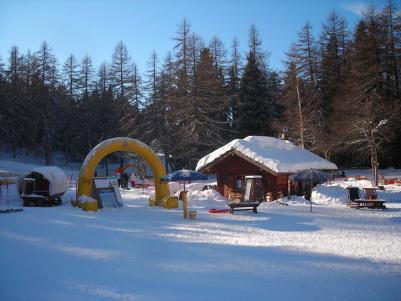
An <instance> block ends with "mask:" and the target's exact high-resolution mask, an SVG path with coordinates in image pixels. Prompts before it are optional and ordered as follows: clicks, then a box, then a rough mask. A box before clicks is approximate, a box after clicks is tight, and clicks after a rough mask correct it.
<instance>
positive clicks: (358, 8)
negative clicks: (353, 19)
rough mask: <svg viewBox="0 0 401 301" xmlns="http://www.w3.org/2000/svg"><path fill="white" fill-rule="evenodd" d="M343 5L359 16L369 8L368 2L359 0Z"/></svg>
mask: <svg viewBox="0 0 401 301" xmlns="http://www.w3.org/2000/svg"><path fill="white" fill-rule="evenodd" d="M341 6H342V7H343V8H345V9H346V10H349V11H351V12H353V13H354V14H356V15H358V16H362V15H363V13H364V12H365V11H366V10H367V8H368V3H366V2H361V1H358V2H353V3H342V4H341Z"/></svg>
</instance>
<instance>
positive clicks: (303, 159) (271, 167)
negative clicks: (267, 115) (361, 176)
mask: <svg viewBox="0 0 401 301" xmlns="http://www.w3.org/2000/svg"><path fill="white" fill-rule="evenodd" d="M309 168H315V169H319V170H322V171H334V170H337V166H336V165H335V164H334V163H332V162H330V161H327V160H325V159H323V158H321V157H319V156H318V155H316V154H314V153H312V152H310V151H308V150H306V149H301V148H299V147H298V146H296V145H295V144H293V143H292V142H290V141H287V140H281V139H277V138H273V137H267V136H248V137H246V138H244V139H236V140H233V141H231V142H230V143H228V144H226V145H224V146H222V147H220V148H219V149H217V150H215V151H213V152H212V153H210V154H209V155H207V156H205V157H203V158H202V159H200V160H199V162H198V164H197V167H196V170H197V171H200V172H202V173H205V174H215V175H216V176H217V189H218V191H219V192H220V193H221V194H222V195H223V196H224V197H226V198H229V196H230V194H232V193H243V192H244V188H245V187H244V186H245V177H246V176H249V175H260V176H261V177H262V190H263V196H264V200H266V197H268V198H269V197H270V198H271V199H276V198H277V197H278V195H279V194H282V195H287V191H288V176H289V175H290V174H293V173H295V172H298V171H300V170H304V169H309Z"/></svg>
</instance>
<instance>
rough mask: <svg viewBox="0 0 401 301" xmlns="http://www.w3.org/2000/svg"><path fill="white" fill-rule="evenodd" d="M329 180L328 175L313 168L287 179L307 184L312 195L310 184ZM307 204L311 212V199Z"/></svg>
mask: <svg viewBox="0 0 401 301" xmlns="http://www.w3.org/2000/svg"><path fill="white" fill-rule="evenodd" d="M329 178H330V174H328V173H325V172H321V171H320V170H317V169H313V168H311V169H306V170H302V171H299V172H297V173H294V174H292V175H290V176H289V177H288V179H289V180H290V181H294V182H301V183H308V184H309V185H310V187H309V188H310V191H311V193H312V183H322V182H326V181H327V180H328V179H329ZM311 198H312V196H311ZM309 202H310V211H312V199H310V200H309Z"/></svg>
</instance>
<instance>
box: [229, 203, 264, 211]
mask: <svg viewBox="0 0 401 301" xmlns="http://www.w3.org/2000/svg"><path fill="white" fill-rule="evenodd" d="M259 205H260V203H259V202H239V203H236V202H229V203H228V206H229V207H230V213H231V214H234V211H236V210H238V211H240V210H252V211H253V212H255V213H258V209H257V208H258V206H259Z"/></svg>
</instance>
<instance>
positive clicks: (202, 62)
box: [0, 1, 401, 168]
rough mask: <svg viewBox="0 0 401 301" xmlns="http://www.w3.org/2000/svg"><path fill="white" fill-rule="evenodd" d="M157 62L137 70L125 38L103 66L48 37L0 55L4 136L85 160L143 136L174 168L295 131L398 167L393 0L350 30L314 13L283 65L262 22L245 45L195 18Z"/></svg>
mask: <svg viewBox="0 0 401 301" xmlns="http://www.w3.org/2000/svg"><path fill="white" fill-rule="evenodd" d="M174 41H175V43H176V44H175V47H174V49H172V50H171V52H168V53H167V55H166V56H165V58H164V59H163V60H162V61H161V60H160V58H159V56H158V54H157V53H156V51H153V52H152V53H151V55H150V59H149V62H148V68H147V70H145V71H144V72H140V71H139V70H138V68H137V66H136V65H135V63H134V61H133V59H132V58H131V56H130V54H129V52H128V50H127V47H126V46H125V45H124V43H123V42H119V43H118V44H117V45H116V47H115V49H114V53H113V55H112V58H111V62H110V63H107V62H104V63H102V64H101V65H100V66H98V67H97V68H96V69H95V67H94V66H93V64H92V61H91V58H90V56H89V55H86V56H84V57H83V58H82V59H81V60H78V59H77V58H76V57H75V56H74V55H73V54H71V55H70V56H69V57H68V58H67V59H66V60H65V62H63V63H62V64H61V68H60V66H59V65H58V63H57V61H56V57H55V54H54V53H53V51H52V49H51V48H50V46H49V45H48V44H47V43H46V42H43V43H42V45H41V47H40V49H39V50H38V51H36V52H30V51H28V52H27V53H25V54H21V53H20V51H19V49H18V47H17V46H13V47H12V48H11V50H10V55H9V58H8V63H4V62H3V61H2V60H1V58H0V142H1V146H2V147H3V150H4V149H5V150H7V151H9V152H11V153H13V154H14V155H16V153H17V150H20V149H23V150H24V151H25V152H26V154H30V153H36V154H37V153H41V154H43V155H44V158H45V162H46V164H52V162H53V158H52V156H53V153H54V152H55V151H62V152H63V153H64V157H65V163H66V164H68V163H69V162H73V161H82V160H83V159H84V158H85V156H86V155H87V153H88V152H89V151H90V150H91V149H92V148H93V147H94V146H96V144H98V143H99V142H101V141H103V140H105V139H108V138H112V137H117V136H126V137H132V138H136V139H139V140H141V141H144V142H145V143H147V144H148V145H149V146H151V147H152V148H153V149H154V150H155V151H157V152H161V153H164V154H166V155H168V156H171V157H172V158H173V160H174V163H175V167H176V168H180V167H186V168H194V167H195V166H196V163H197V161H198V160H199V159H200V158H201V157H202V156H204V155H206V154H208V153H210V152H211V151H213V150H214V149H216V148H218V147H220V146H222V145H224V144H226V143H227V142H229V141H231V140H232V139H236V138H244V137H245V136H248V135H267V136H275V137H281V138H285V139H288V140H290V141H292V142H294V143H295V144H297V145H299V146H300V147H305V148H307V149H310V150H312V151H313V152H315V153H317V154H319V155H321V156H323V157H324V158H326V159H329V160H331V161H334V162H335V163H337V164H338V165H340V166H348V167H351V166H367V165H372V166H373V163H374V162H376V163H377V162H380V163H381V166H394V167H400V166H401V156H400V155H399V154H400V150H401V79H400V78H401V14H400V13H399V12H397V10H396V8H395V7H394V5H393V3H392V2H391V1H390V2H388V4H387V5H386V6H385V7H384V8H383V9H382V10H376V9H375V8H373V6H371V7H370V9H369V10H368V11H367V12H366V13H365V15H364V16H363V17H362V18H361V19H360V21H359V22H358V23H357V24H356V26H355V28H354V29H352V31H351V29H349V28H348V26H347V24H346V21H345V19H344V18H343V17H342V16H340V15H339V14H337V13H336V12H334V11H333V12H332V13H331V14H330V15H329V16H328V17H327V19H326V21H325V22H324V24H323V25H322V27H321V30H320V35H319V36H318V37H316V36H314V34H313V31H312V27H311V25H310V24H309V23H308V22H306V23H305V25H304V26H303V27H302V28H301V30H300V32H299V34H298V38H297V40H296V41H294V43H293V44H292V45H291V46H290V48H289V50H288V51H287V52H286V59H285V65H286V67H285V70H283V71H277V70H273V69H271V68H270V67H269V65H268V56H269V52H268V51H266V50H265V49H264V48H263V47H262V40H261V38H260V36H259V33H258V30H257V28H256V26H255V25H251V27H250V30H249V42H248V48H247V51H246V52H245V53H243V52H242V51H241V50H240V46H239V42H238V40H237V39H235V38H234V39H233V41H232V45H231V47H230V51H229V52H228V51H227V49H226V47H225V45H224V44H223V43H222V41H221V40H220V39H219V38H218V37H216V36H215V37H213V38H212V39H211V41H210V42H209V43H205V41H204V40H203V39H202V38H201V37H200V36H199V35H198V34H196V33H195V32H193V31H192V30H191V27H190V24H189V23H188V21H187V20H185V19H184V20H183V22H182V23H181V24H180V25H179V28H178V31H177V32H176V34H175V36H174Z"/></svg>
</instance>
